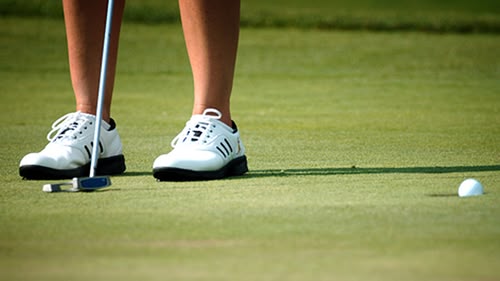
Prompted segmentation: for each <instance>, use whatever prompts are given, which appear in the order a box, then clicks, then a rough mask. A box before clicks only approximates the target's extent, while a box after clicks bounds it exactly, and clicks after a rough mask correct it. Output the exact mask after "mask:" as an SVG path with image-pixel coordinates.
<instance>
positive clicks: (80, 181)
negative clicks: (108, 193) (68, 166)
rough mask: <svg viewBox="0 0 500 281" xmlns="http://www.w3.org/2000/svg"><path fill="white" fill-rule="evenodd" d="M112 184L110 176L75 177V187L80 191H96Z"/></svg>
mask: <svg viewBox="0 0 500 281" xmlns="http://www.w3.org/2000/svg"><path fill="white" fill-rule="evenodd" d="M110 185H111V179H109V177H108V176H95V177H86V178H73V189H77V190H78V191H94V190H97V189H100V188H104V187H107V186H110Z"/></svg>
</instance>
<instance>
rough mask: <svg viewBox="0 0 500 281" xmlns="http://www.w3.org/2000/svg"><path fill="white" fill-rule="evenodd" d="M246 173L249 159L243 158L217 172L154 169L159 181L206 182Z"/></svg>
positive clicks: (167, 168)
mask: <svg viewBox="0 0 500 281" xmlns="http://www.w3.org/2000/svg"><path fill="white" fill-rule="evenodd" d="M246 172H248V166H247V158H246V156H241V157H238V158H236V159H233V160H232V161H231V162H229V163H228V164H227V165H226V166H224V167H222V168H221V169H219V170H217V171H193V170H188V169H180V168H170V167H165V168H156V169H153V176H154V177H155V178H156V179H158V180H159V181H204V180H216V179H222V178H227V177H231V176H241V175H243V174H244V173H246Z"/></svg>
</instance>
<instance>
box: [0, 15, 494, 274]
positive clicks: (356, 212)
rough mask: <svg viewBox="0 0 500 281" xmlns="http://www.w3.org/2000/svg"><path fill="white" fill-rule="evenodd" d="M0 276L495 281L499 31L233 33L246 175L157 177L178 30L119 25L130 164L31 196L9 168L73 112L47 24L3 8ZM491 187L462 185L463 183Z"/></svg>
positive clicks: (120, 94) (178, 59)
mask: <svg viewBox="0 0 500 281" xmlns="http://www.w3.org/2000/svg"><path fill="white" fill-rule="evenodd" d="M0 38H1V39H0V47H1V48H2V52H1V53H0V61H1V64H0V75H1V76H0V77H1V83H0V120H1V123H0V134H1V136H2V143H1V145H0V157H1V161H0V175H1V177H2V180H1V181H0V183H1V184H0V224H1V227H0V280H107V281H108V280H120V281H126V280H165V279H169V280H498V279H500V270H499V269H498V264H500V254H499V252H500V238H499V237H500V224H499V222H500V220H499V215H500V164H499V163H500V161H499V160H500V158H499V156H500V146H499V144H498V139H500V126H499V124H500V80H499V79H498V77H500V62H499V61H498V55H499V51H498V50H500V38H499V37H498V36H496V35H491V34H490V35H488V34H470V35H460V34H446V35H437V34H426V33H414V32H404V33H398V32H393V33H384V32H382V33H371V32H325V31H318V30H301V29H249V28H245V29H243V30H242V32H241V40H240V50H239V57H238V65H237V73H236V74H237V75H236V80H235V85H234V95H233V113H234V118H235V120H236V121H237V122H238V126H239V127H240V129H241V133H242V138H243V141H244V142H245V144H246V147H247V150H248V153H247V156H248V158H249V166H250V172H249V173H248V174H247V175H245V176H243V177H238V178H233V179H228V180H220V181H210V182H186V183H158V182H156V181H155V180H154V179H153V177H152V175H151V165H152V162H153V160H154V158H155V157H156V156H157V155H159V154H160V153H165V152H167V151H168V150H169V143H170V140H171V139H172V138H173V137H174V136H175V135H176V134H177V133H178V131H179V130H180V129H181V128H182V126H183V125H184V122H185V121H186V119H187V118H188V117H189V113H190V107H191V102H192V97H191V92H192V86H191V82H192V81H191V77H190V71H189V65H188V63H187V56H186V53H185V50H184V45H183V39H182V33H181V30H180V27H179V26H178V25H141V24H135V23H134V24H132V23H127V24H125V25H124V27H123V33H122V40H121V49H120V54H119V59H120V60H119V65H118V75H117V81H116V94H115V97H114V106H113V116H114V118H115V119H116V120H117V122H118V128H119V130H120V135H121V137H122V140H123V143H124V146H125V156H126V158H127V165H128V171H127V173H126V174H125V175H123V176H118V177H113V178H112V181H113V185H112V186H111V187H110V188H108V189H107V190H106V191H102V192H95V193H75V194H73V193H72V194H66V193H64V194H46V193H43V192H42V191H41V187H42V185H43V184H44V183H46V182H45V181H24V180H21V179H20V178H19V176H18V175H17V165H18V163H19V160H20V159H21V157H22V156H23V155H24V154H26V153H28V152H31V151H34V150H38V149H41V148H42V147H43V146H44V145H45V143H46V142H45V140H44V137H45V134H46V133H47V132H48V131H49V130H50V127H49V126H50V123H51V122H52V121H54V120H55V119H56V118H58V117H59V116H61V115H63V114H65V113H67V112H68V111H71V110H72V106H71V104H72V103H73V97H72V93H71V86H70V83H69V75H68V66H67V61H66V56H67V54H66V49H65V36H64V27H63V25H62V22H61V21H60V20H50V19H40V18H34V19H19V18H4V19H0ZM468 177H475V178H477V179H479V180H480V181H481V182H482V183H483V184H484V186H485V190H486V194H485V195H484V196H480V197H476V198H466V199H463V198H462V199H461V198H458V196H456V191H457V188H458V185H459V184H460V182H461V181H462V180H463V179H465V178H468Z"/></svg>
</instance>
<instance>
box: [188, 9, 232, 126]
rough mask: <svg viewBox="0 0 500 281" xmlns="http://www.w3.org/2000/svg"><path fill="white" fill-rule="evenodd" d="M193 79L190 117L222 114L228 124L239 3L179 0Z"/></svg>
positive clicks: (229, 123)
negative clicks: (210, 112) (206, 112)
mask: <svg viewBox="0 0 500 281" xmlns="http://www.w3.org/2000/svg"><path fill="white" fill-rule="evenodd" d="M179 7H180V12H181V19H182V27H183V30H184V38H185V41H186V47H187V51H188V55H189V61H190V64H191V69H192V71H193V79H194V105H193V114H201V113H202V112H203V111H204V110H205V109H207V108H216V109H218V110H219V111H221V112H222V120H221V121H222V122H224V123H226V124H228V125H231V112H230V96H231V90H232V86H233V77H234V68H235V63H236V52H237V48H238V37H239V20H240V1H239V0H179Z"/></svg>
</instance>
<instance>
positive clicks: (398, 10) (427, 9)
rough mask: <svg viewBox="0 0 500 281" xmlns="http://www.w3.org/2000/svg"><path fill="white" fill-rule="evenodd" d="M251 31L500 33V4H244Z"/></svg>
mask: <svg viewBox="0 0 500 281" xmlns="http://www.w3.org/2000/svg"><path fill="white" fill-rule="evenodd" d="M61 5H62V4H61V1H53V0H23V1H15V0H0V16H1V15H6V16H11V15H17V16H35V17H36V16H44V17H52V18H62V8H61ZM241 6H242V9H241V24H242V26H245V27H295V28H315V29H327V30H332V29H333V30H359V29H363V30H373V31H384V30H392V31H395V30H399V31H400V30H420V31H426V32H437V33H450V32H451V33H497V34H498V33H500V2H499V1H497V0H479V1H466V0H448V1H433V0H420V1H415V0H383V1H372V0H355V1H353V0H328V1H327V0H309V1H303V0H274V1H267V0H252V1H242V3H241ZM124 17H125V20H126V21H131V22H140V23H178V22H179V11H178V4H177V1H163V0H142V1H128V3H127V7H126V9H125V15H124Z"/></svg>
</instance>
